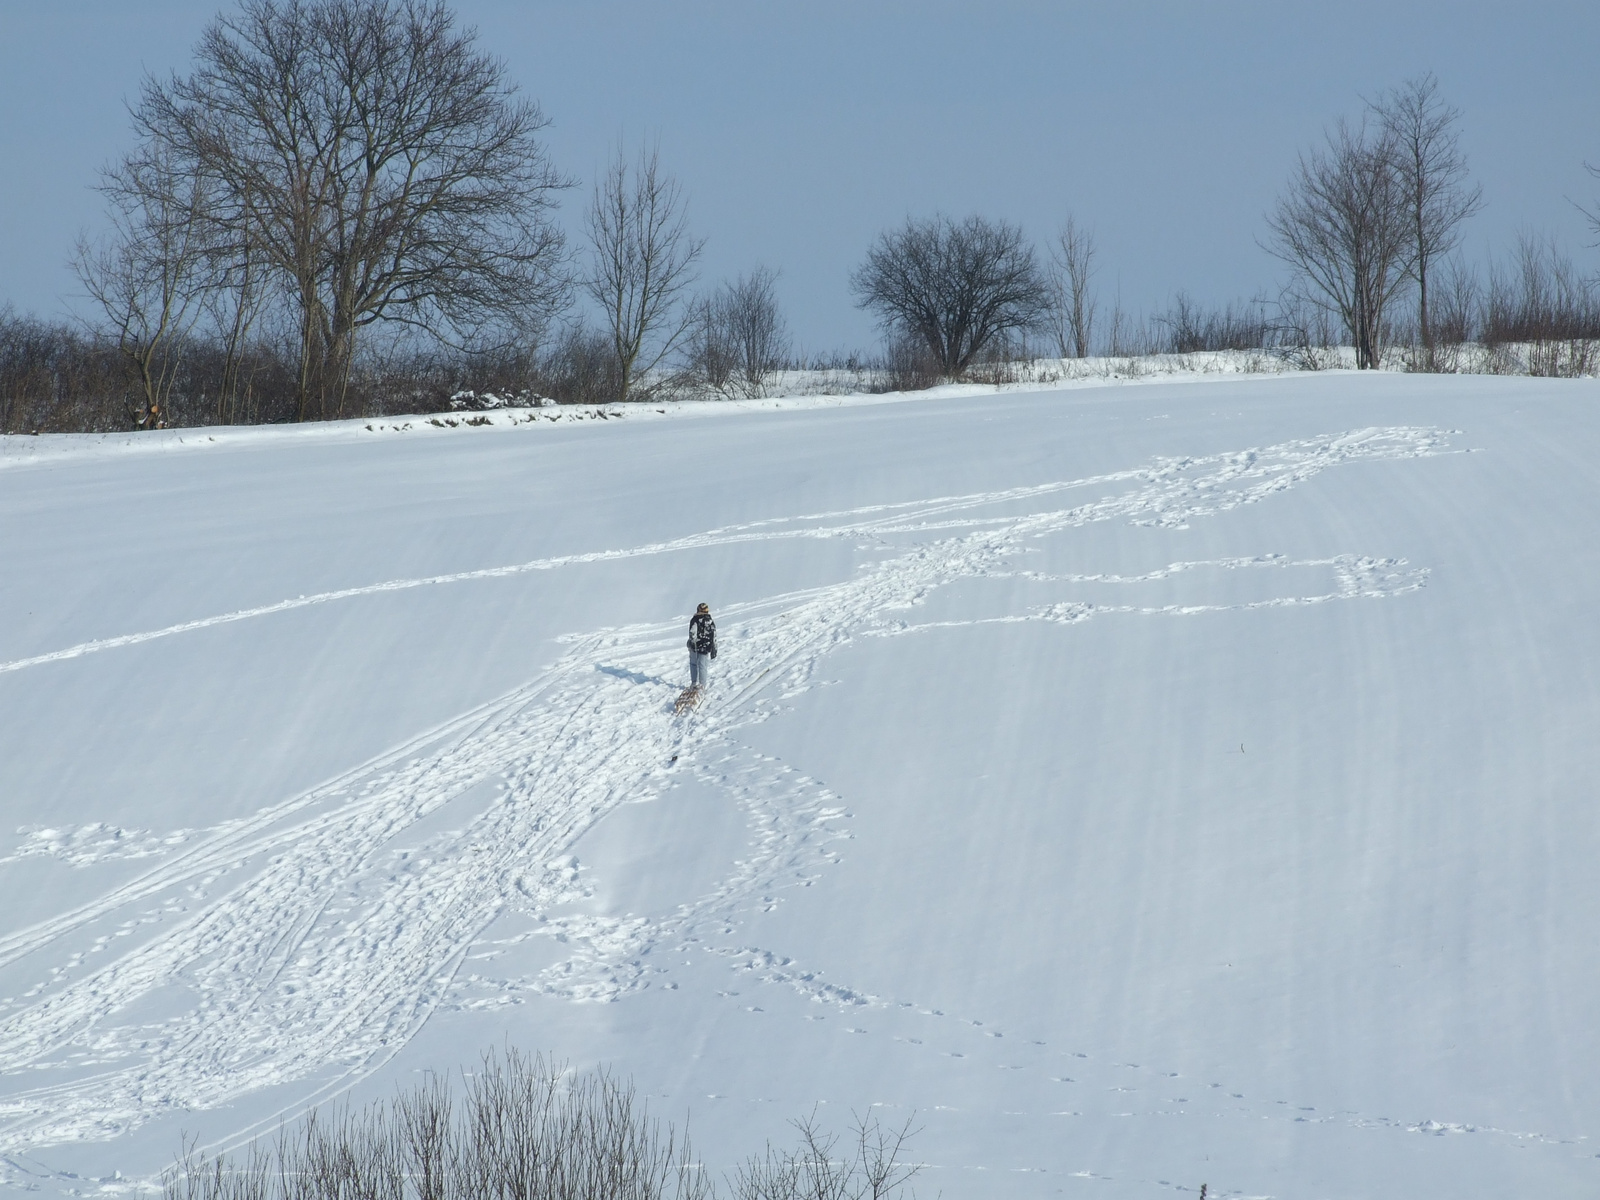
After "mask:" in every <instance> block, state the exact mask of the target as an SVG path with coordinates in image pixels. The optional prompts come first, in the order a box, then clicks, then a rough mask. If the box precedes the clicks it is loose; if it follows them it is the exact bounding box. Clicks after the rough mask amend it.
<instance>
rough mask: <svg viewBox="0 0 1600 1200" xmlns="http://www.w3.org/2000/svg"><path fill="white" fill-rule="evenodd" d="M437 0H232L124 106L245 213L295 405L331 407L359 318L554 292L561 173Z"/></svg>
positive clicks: (506, 307) (533, 119)
mask: <svg viewBox="0 0 1600 1200" xmlns="http://www.w3.org/2000/svg"><path fill="white" fill-rule="evenodd" d="M476 40H477V35H476V33H475V31H473V30H471V29H457V28H456V27H455V23H454V18H453V16H452V15H451V12H450V10H449V9H448V8H447V7H446V6H445V5H444V3H442V0H242V3H241V5H240V8H239V11H238V13H237V14H235V15H225V16H219V17H217V18H216V19H215V20H214V21H213V22H212V23H211V25H210V26H209V27H207V29H206V30H205V32H204V34H203V35H202V36H201V39H200V42H199V44H198V46H197V47H196V50H195V58H196V60H197V65H196V68H195V70H194V72H193V73H192V74H190V75H188V76H187V77H179V76H176V75H175V76H173V77H172V78H170V79H167V80H157V79H150V80H148V81H147V82H146V84H145V88H144V93H143V97H142V99H141V102H140V104H139V106H138V108H137V109H136V110H135V114H134V116H135V124H136V127H137V128H138V130H139V131H140V133H141V134H142V135H143V136H144V137H145V138H146V139H147V140H148V141H149V142H151V143H153V144H161V145H166V146H170V147H172V149H173V152H174V153H175V154H176V155H177V156H178V157H179V158H180V159H181V160H183V161H184V162H185V163H186V164H187V169H188V170H190V171H191V172H193V174H194V175H195V176H196V178H198V179H201V180H204V181H205V183H206V186H207V187H208V189H210V190H211V192H212V195H213V202H212V205H211V207H210V209H209V213H210V216H211V218H212V219H213V220H214V221H215V222H216V224H217V225H218V226H219V227H221V228H222V229H223V230H226V231H233V232H235V233H237V231H239V230H242V229H245V228H247V227H248V228H250V229H251V230H252V231H253V236H254V238H255V241H254V245H255V248H256V249H257V250H258V251H259V256H260V261H261V262H262V263H264V264H265V265H267V266H269V267H270V269H271V270H272V271H273V273H274V274H276V275H277V276H278V281H279V283H280V285H281V286H283V287H284V289H285V290H286V292H287V294H288V295H289V296H290V297H291V300H292V304H293V306H294V310H295V316H296V324H297V326H298V341H299V348H298V349H299V355H298V356H299V360H300V364H299V380H298V383H297V415H298V416H299V417H300V418H301V419H305V418H307V417H310V416H313V415H315V416H329V415H338V414H339V413H340V412H341V411H342V406H343V401H344V395H345V390H346V388H347V386H348V383H349V377H350V367H351V363H352V360H353V357H354V354H355V347H356V338H357V334H358V332H359V330H360V329H362V328H363V327H365V326H368V325H371V324H372V323H374V322H377V321H399V322H404V323H406V324H409V325H410V326H412V327H413V328H416V329H419V330H428V331H430V332H431V331H434V330H436V329H437V327H438V325H439V324H440V323H443V324H444V325H446V326H448V327H450V328H453V329H456V330H471V331H477V330H480V329H481V328H483V327H484V326H485V325H488V324H492V323H493V322H494V321H497V320H499V319H501V318H502V317H504V316H506V315H507V314H517V315H519V316H520V317H521V318H522V319H524V320H525V319H526V317H527V314H528V313H530V312H534V311H539V312H551V311H554V310H555V309H556V308H557V307H558V306H559V305H560V304H561V303H562V301H563V298H564V295H565V287H566V280H565V277H564V274H563V263H564V255H563V241H562V237H561V234H560V233H559V231H558V230H557V229H556V227H555V226H554V225H553V224H552V223H551V221H550V219H549V216H550V209H551V208H552V207H553V205H554V197H555V194H556V191H557V190H558V189H559V188H561V187H563V186H565V182H566V181H565V180H563V179H562V178H561V177H560V176H559V175H558V174H557V173H556V172H555V171H554V170H553V169H552V167H551V166H550V164H549V161H548V159H547V157H546V155H545V151H544V148H543V146H542V145H541V144H540V142H539V141H538V140H537V137H536V135H537V133H538V131H539V130H540V129H542V128H543V127H544V126H545V125H546V124H547V122H546V121H545V119H544V117H543V116H542V115H541V114H540V112H539V110H538V108H537V107H536V106H534V105H533V104H531V103H528V102H526V101H519V100H517V99H516V98H515V94H514V93H515V88H514V86H513V85H512V84H511V83H510V82H509V81H508V80H507V78H506V72H505V68H504V66H503V65H502V64H501V63H499V62H498V61H496V60H495V59H493V58H491V57H490V56H488V55H487V54H484V53H483V52H481V51H480V50H478V49H477V47H476Z"/></svg>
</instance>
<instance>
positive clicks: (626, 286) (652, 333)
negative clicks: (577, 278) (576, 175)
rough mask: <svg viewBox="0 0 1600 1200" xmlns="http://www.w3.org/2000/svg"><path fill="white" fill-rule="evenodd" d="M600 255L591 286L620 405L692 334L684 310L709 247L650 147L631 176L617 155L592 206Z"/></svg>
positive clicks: (591, 225)
mask: <svg viewBox="0 0 1600 1200" xmlns="http://www.w3.org/2000/svg"><path fill="white" fill-rule="evenodd" d="M588 230H589V242H590V245H591V247H592V248H593V251H594V259H593V268H592V270H591V272H590V275H589V278H588V281H587V286H588V290H589V294H590V295H591V296H592V297H594V300H595V303H596V304H598V305H599V306H600V311H601V313H602V314H603V316H604V321H605V328H606V330H607V332H609V333H610V335H611V342H612V349H613V351H614V353H615V355H616V364H615V365H616V375H617V380H618V383H617V397H616V398H617V399H618V400H627V399H629V398H630V397H631V396H632V395H633V393H634V391H635V389H636V388H637V386H638V382H639V378H640V377H641V376H643V375H645V374H647V373H648V372H649V371H650V370H651V369H652V368H654V367H655V366H657V365H658V364H659V363H660V362H661V361H662V359H664V358H665V357H666V356H667V355H668V354H669V353H670V352H671V351H672V349H673V347H675V346H676V345H677V344H678V342H679V340H680V339H681V338H682V337H683V335H684V334H685V333H686V332H687V331H688V329H689V327H690V324H691V322H692V320H693V313H692V311H691V310H690V308H689V307H688V306H687V305H685V304H684V302H683V301H684V298H685V292H686V291H687V289H688V288H689V286H690V285H691V284H693V283H694V280H695V273H694V264H695V262H696V261H697V260H698V259H699V257H700V251H701V249H702V248H703V246H704V244H705V243H704V242H702V241H701V240H700V239H698V238H695V237H694V236H692V235H691V234H690V233H689V225H688V219H687V216H686V214H685V212H684V200H683V191H682V189H681V188H680V187H679V186H678V181H677V180H676V179H674V178H673V177H672V176H671V175H668V174H667V173H666V172H665V171H663V170H662V169H661V155H660V151H659V150H658V149H655V148H652V149H649V150H644V151H641V152H640V153H639V156H638V160H637V161H636V162H635V163H634V165H633V166H632V168H631V169H630V167H629V165H628V159H627V155H626V154H625V153H624V151H623V150H622V148H621V147H620V146H619V147H618V148H617V153H616V156H615V157H614V158H613V159H612V161H611V166H610V167H609V168H608V169H607V171H606V173H605V175H604V176H603V177H602V178H601V179H600V181H599V182H598V183H597V184H596V185H595V190H594V197H593V199H592V201H591V202H590V205H589V219H588Z"/></svg>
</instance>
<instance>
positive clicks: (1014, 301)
mask: <svg viewBox="0 0 1600 1200" xmlns="http://www.w3.org/2000/svg"><path fill="white" fill-rule="evenodd" d="M850 287H851V290H852V291H854V292H855V294H856V298H857V299H856V303H857V305H858V306H859V307H861V308H866V309H870V310H872V311H873V312H875V313H876V314H877V315H878V318H879V320H880V321H881V322H882V323H883V325H884V326H885V328H886V329H887V330H888V331H889V332H890V333H891V334H894V333H904V334H909V335H911V336H913V337H915V338H917V339H918V340H919V341H921V342H922V343H923V344H924V345H926V346H927V348H928V351H929V353H930V354H932V356H933V358H934V361H935V362H936V363H937V364H938V367H939V371H940V373H941V374H942V375H944V376H945V377H946V378H950V379H957V378H960V377H961V375H962V374H963V373H964V372H965V371H966V369H967V367H968V366H969V365H970V364H971V363H972V361H973V359H974V358H975V357H976V356H977V354H978V353H979V351H981V350H982V349H983V348H984V347H985V346H987V345H988V344H989V343H990V342H991V341H993V340H994V339H995V338H996V337H998V336H999V335H1001V334H1004V333H1006V332H1007V331H1009V330H1014V329H1027V328H1030V327H1032V326H1034V325H1036V324H1037V323H1038V322H1039V320H1040V319H1041V317H1043V315H1044V314H1045V312H1046V311H1047V309H1048V307H1049V303H1050V294H1049V288H1048V286H1047V285H1046V283H1045V281H1044V279H1043V278H1042V276H1041V273H1040V271H1039V265H1038V261H1037V259H1036V257H1035V255H1034V252H1033V247H1032V246H1030V245H1028V243H1027V241H1026V240H1025V239H1024V237H1023V235H1022V230H1021V229H1019V228H1018V227H1017V226H1015V225H1012V224H1009V223H1008V222H1005V221H989V220H986V219H985V218H983V217H979V216H971V217H967V218H966V219H965V220H963V221H960V222H957V221H953V220H951V219H950V218H949V217H945V216H935V217H932V218H929V219H927V220H921V221H919V220H914V219H911V218H907V220H906V223H905V225H904V226H903V227H902V228H900V229H897V230H894V231H892V232H885V233H881V234H879V235H878V241H877V243H876V244H875V245H874V246H873V247H872V249H871V250H869V251H868V252H867V261H866V262H865V263H863V264H862V265H861V267H860V268H859V269H858V270H856V272H855V273H854V274H853V275H852V276H851V277H850Z"/></svg>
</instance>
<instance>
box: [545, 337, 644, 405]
mask: <svg viewBox="0 0 1600 1200" xmlns="http://www.w3.org/2000/svg"><path fill="white" fill-rule="evenodd" d="M536 386H537V389H538V391H539V392H540V394H541V395H546V396H552V397H554V398H555V399H556V400H558V401H560V402H561V403H562V404H609V403H611V402H612V401H614V400H615V399H616V398H617V397H618V396H619V395H622V394H623V389H622V376H621V372H620V370H619V365H618V362H617V355H616V345H615V343H614V341H613V340H612V338H611V335H610V334H609V333H605V332H602V331H601V330H598V329H594V328H591V327H590V326H587V325H574V326H571V327H569V328H567V329H565V330H563V331H562V333H561V335H560V336H559V337H558V338H556V340H555V341H554V343H553V344H552V345H551V346H550V348H549V349H548V350H547V351H546V352H545V353H544V354H543V355H542V356H541V358H540V360H539V364H538V376H537V385H536Z"/></svg>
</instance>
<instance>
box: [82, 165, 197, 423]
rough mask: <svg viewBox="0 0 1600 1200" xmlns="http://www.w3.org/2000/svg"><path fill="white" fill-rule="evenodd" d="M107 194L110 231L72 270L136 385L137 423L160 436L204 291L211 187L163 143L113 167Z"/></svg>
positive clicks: (104, 180) (106, 179) (104, 185)
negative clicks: (105, 323) (208, 190)
mask: <svg viewBox="0 0 1600 1200" xmlns="http://www.w3.org/2000/svg"><path fill="white" fill-rule="evenodd" d="M100 191H101V193H102V194H103V195H104V196H105V197H106V201H107V206H108V208H109V210H110V217H111V232H110V234H109V235H108V237H107V239H106V240H105V241H103V242H101V243H100V244H98V245H91V244H90V243H89V242H87V241H80V242H79V244H78V249H77V253H76V255H75V257H74V259H73V268H74V270H75V271H76V273H77V276H78V279H79V281H80V282H82V284H83V286H84V290H85V291H87V292H88V294H89V297H90V298H91V299H92V300H93V301H94V302H95V304H96V305H97V306H98V307H99V308H100V310H101V312H102V313H103V314H104V316H105V319H106V320H107V321H108V322H109V323H110V326H111V331H112V333H113V334H114V335H115V337H116V340H117V348H118V349H119V350H120V351H121V352H122V354H123V356H124V358H125V359H126V360H127V362H128V364H129V366H130V367H131V368H132V371H133V374H134V377H135V379H136V380H137V383H138V395H139V399H138V402H137V404H136V405H135V406H134V412H133V422H134V424H135V425H136V426H138V427H140V428H144V429H158V428H161V427H162V426H164V425H165V424H166V423H167V417H166V413H167V407H168V405H167V398H168V396H169V394H170V393H171V390H172V385H173V381H174V380H175V379H176V377H177V374H178V367H179V360H180V359H181V357H182V354H183V349H184V339H185V336H186V335H187V333H188V332H189V330H190V328H191V327H192V326H193V325H194V323H195V321H196V319H197V318H198V317H199V316H200V312H201V302H202V299H203V297H204V294H205V291H206V286H207V278H206V264H207V260H208V257H209V253H210V241H209V236H208V235H209V226H208V225H207V222H206V219H205V212H206V209H207V207H208V204H209V199H210V198H209V197H208V196H207V194H206V189H205V183H204V181H203V180H201V179H199V178H197V177H196V176H195V175H194V174H193V173H192V172H189V171H187V170H185V169H184V168H183V165H182V164H181V163H179V162H177V161H176V160H175V159H174V156H173V155H172V154H170V153H169V152H168V151H167V149H166V148H165V147H163V146H160V145H150V146H146V147H144V148H143V149H142V151H141V152H139V153H137V154H133V155H130V156H128V157H127V158H124V159H123V160H122V161H121V162H119V163H117V164H116V165H115V166H113V167H109V168H107V169H106V170H105V171H104V172H103V173H102V175H101V181H100Z"/></svg>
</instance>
